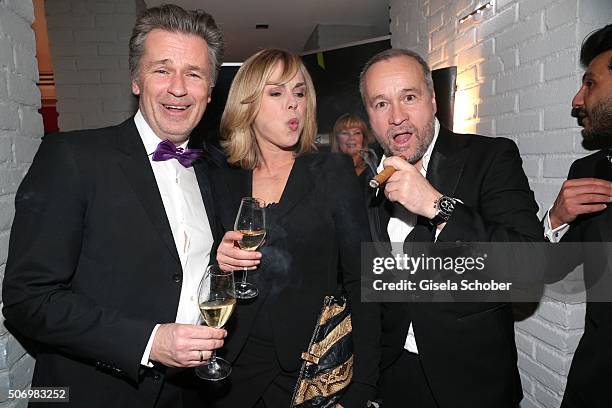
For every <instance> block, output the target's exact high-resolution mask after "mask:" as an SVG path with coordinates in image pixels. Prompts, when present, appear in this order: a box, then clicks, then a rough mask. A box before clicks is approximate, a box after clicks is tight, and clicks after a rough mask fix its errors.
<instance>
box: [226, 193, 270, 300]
mask: <svg viewBox="0 0 612 408" xmlns="http://www.w3.org/2000/svg"><path fill="white" fill-rule="evenodd" d="M234 229H235V230H236V231H238V232H240V233H241V234H242V239H241V240H240V241H238V246H239V247H240V249H244V250H246V251H255V250H256V249H257V248H259V246H260V245H261V244H262V243H263V241H264V238H265V237H266V209H265V205H264V203H263V201H261V200H259V199H257V198H253V197H244V198H242V201H241V202H240V209H239V210H238V214H237V215H236V222H235V223H234ZM258 294H259V291H258V290H257V287H255V285H253V284H252V283H249V282H247V268H244V271H243V274H242V281H241V282H240V283H239V284H238V285H236V297H237V298H238V299H252V298H254V297H256V296H257V295H258Z"/></svg>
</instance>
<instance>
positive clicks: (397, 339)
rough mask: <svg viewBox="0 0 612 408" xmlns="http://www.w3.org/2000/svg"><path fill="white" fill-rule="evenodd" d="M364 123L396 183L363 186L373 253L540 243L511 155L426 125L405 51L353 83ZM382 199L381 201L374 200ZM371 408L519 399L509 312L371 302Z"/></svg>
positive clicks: (428, 84)
mask: <svg viewBox="0 0 612 408" xmlns="http://www.w3.org/2000/svg"><path fill="white" fill-rule="evenodd" d="M360 90H361V95H362V98H363V102H364V105H365V107H366V111H367V113H368V116H369V119H370V124H371V126H372V129H373V131H374V134H375V136H376V139H377V141H378V143H379V144H380V145H381V147H382V149H383V151H384V156H383V160H381V162H380V164H379V171H381V170H382V168H383V163H384V167H389V166H392V167H394V168H395V169H396V172H395V173H394V174H393V175H392V176H391V177H390V178H389V180H388V182H387V183H386V185H384V186H383V187H380V188H379V189H378V190H373V189H370V188H369V187H365V188H366V190H367V193H366V201H367V206H368V216H369V221H370V228H371V231H372V236H373V239H374V241H377V242H393V243H403V242H410V241H415V242H434V241H435V242H537V241H542V240H543V239H542V226H541V224H540V222H539V220H538V218H537V211H538V207H537V204H536V202H535V199H534V196H533V193H532V191H531V190H530V188H529V184H528V182H527V177H526V176H525V174H524V172H523V169H522V164H521V163H522V161H521V158H520V155H519V152H518V149H517V147H516V145H515V144H514V143H513V142H512V141H511V140H508V139H504V138H489V137H483V136H478V135H464V134H456V133H453V132H452V131H450V130H448V129H446V128H444V127H443V126H442V125H440V123H439V122H438V120H437V119H436V118H435V116H434V115H435V113H436V102H435V95H434V91H433V82H432V79H431V71H430V68H429V66H428V65H427V63H426V62H425V61H424V60H423V59H422V58H421V57H420V56H419V55H418V54H417V53H415V52H412V51H408V50H402V49H390V50H386V51H382V52H381V53H379V54H377V55H375V56H374V57H372V58H371V59H370V60H369V61H368V62H367V63H366V65H365V67H364V69H363V71H362V73H361V78H360ZM383 189H384V191H383ZM380 308H381V319H382V337H381V343H382V360H381V382H380V385H381V394H380V395H381V399H382V403H383V407H385V408H393V407H405V406H416V407H420V408H434V407H437V408H463V407H465V408H468V407H469V408H478V407H482V408H490V407H496V408H504V407H508V408H511V407H517V406H518V404H519V401H520V400H521V399H522V388H521V382H520V378H519V374H518V369H517V352H516V346H515V342H514V326H513V315H512V309H511V304H510V303H507V302H499V303H479V302H474V303H431V302H430V303H391V302H389V303H381V304H380Z"/></svg>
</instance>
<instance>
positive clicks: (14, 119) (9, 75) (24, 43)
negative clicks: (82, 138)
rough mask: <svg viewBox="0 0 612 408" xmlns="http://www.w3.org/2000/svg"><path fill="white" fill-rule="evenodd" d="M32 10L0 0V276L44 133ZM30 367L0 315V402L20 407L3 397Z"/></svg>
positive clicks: (23, 383)
mask: <svg viewBox="0 0 612 408" xmlns="http://www.w3.org/2000/svg"><path fill="white" fill-rule="evenodd" d="M33 21H34V9H33V6H32V2H31V1H29V0H23V1H20V0H4V1H0V278H1V279H3V278H4V269H5V266H6V258H7V253H8V240H9V230H10V228H11V223H12V222H13V216H14V214H15V207H14V202H15V192H16V191H17V187H18V185H19V183H20V182H21V180H22V179H23V175H24V174H25V173H26V172H27V170H28V168H29V166H30V164H31V163H32V158H33V157H34V154H35V153H36V150H37V149H38V146H39V144H40V138H41V136H42V134H43V127H42V118H41V116H40V114H39V113H38V109H39V108H40V92H39V90H38V87H37V86H36V82H37V81H38V68H37V64H36V57H35V49H36V47H35V42H34V32H33V31H32V28H31V24H32V22H33ZM33 367H34V360H33V358H32V357H31V356H30V355H29V354H27V353H26V351H25V350H24V348H23V347H22V346H21V345H20V344H19V343H18V342H17V340H16V339H15V337H14V336H13V335H12V334H11V333H10V332H9V331H8V330H7V329H6V327H5V326H4V318H1V317H0V407H2V408H4V407H25V406H26V404H27V400H24V399H22V400H14V399H9V398H8V390H9V389H25V388H27V387H28V386H29V384H30V382H31V378H32V369H33Z"/></svg>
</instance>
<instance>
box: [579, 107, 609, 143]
mask: <svg viewBox="0 0 612 408" xmlns="http://www.w3.org/2000/svg"><path fill="white" fill-rule="evenodd" d="M588 119H589V125H590V126H589V127H588V128H586V127H585V128H584V129H582V138H583V140H582V145H583V146H584V148H585V149H589V150H597V149H606V148H611V147H612V96H611V97H609V98H607V99H605V100H603V101H602V102H600V103H598V104H597V105H595V106H594V107H593V109H592V110H591V112H589V114H588Z"/></svg>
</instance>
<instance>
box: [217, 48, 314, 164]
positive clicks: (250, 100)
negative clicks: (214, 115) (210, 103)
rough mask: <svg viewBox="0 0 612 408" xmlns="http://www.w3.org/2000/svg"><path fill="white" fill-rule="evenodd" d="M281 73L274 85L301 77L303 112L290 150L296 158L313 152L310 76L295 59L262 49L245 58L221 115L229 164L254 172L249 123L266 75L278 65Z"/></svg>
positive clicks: (255, 155) (257, 155) (257, 159)
mask: <svg viewBox="0 0 612 408" xmlns="http://www.w3.org/2000/svg"><path fill="white" fill-rule="evenodd" d="M279 64H280V65H281V66H282V69H283V72H282V74H281V77H280V78H279V79H278V81H276V82H275V85H282V84H285V83H287V82H289V81H290V80H291V79H292V78H293V77H294V76H295V75H296V74H297V73H298V72H301V73H302V75H303V76H304V85H305V87H306V92H305V98H306V112H305V114H304V128H303V129H302V133H301V135H300V138H299V141H298V143H297V144H296V146H295V148H294V152H295V155H296V156H299V155H301V154H304V153H308V152H312V151H315V150H316V146H315V143H314V141H315V137H316V135H317V122H316V110H317V102H316V95H315V90H314V86H313V84H312V79H311V78H310V74H308V71H307V70H306V67H305V66H304V64H303V63H302V60H301V59H300V57H299V56H297V55H295V54H292V53H290V52H288V51H284V50H278V49H264V50H261V51H259V52H258V53H256V54H255V55H252V56H251V57H249V59H247V60H246V61H245V62H244V64H243V65H242V66H241V67H240V69H239V70H238V73H237V74H236V77H235V78H234V81H233V82H232V86H231V87H230V91H229V94H228V97H227V103H226V104H225V110H224V111H223V116H221V125H220V133H221V146H222V147H223V149H224V150H225V153H226V154H227V156H228V158H227V161H228V163H229V164H231V165H237V166H240V167H242V168H243V169H251V170H252V169H254V168H255V167H257V166H258V165H259V164H260V162H261V152H260V151H259V147H258V145H257V141H256V139H255V132H254V131H253V127H252V125H253V122H254V121H255V118H256V117H257V113H258V112H259V108H260V107H261V98H262V95H263V91H264V88H265V86H266V85H268V84H270V76H271V75H272V73H273V72H274V70H275V68H276V67H277V66H278V65H279Z"/></svg>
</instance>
